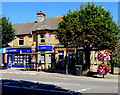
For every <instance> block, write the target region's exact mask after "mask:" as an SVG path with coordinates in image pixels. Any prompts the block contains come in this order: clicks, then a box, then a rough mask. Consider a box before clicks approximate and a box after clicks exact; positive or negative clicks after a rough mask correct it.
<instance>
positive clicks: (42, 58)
mask: <svg viewBox="0 0 120 95" xmlns="http://www.w3.org/2000/svg"><path fill="white" fill-rule="evenodd" d="M40 60H41V63H45V54H41V56H40Z"/></svg>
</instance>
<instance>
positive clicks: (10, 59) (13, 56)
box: [6, 47, 32, 68]
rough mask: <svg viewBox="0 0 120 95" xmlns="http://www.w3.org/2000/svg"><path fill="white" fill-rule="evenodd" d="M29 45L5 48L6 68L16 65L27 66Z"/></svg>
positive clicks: (29, 58) (29, 57)
mask: <svg viewBox="0 0 120 95" xmlns="http://www.w3.org/2000/svg"><path fill="white" fill-rule="evenodd" d="M31 52H32V48H31V47H16V48H7V49H6V53H7V64H8V68H12V67H17V68H25V67H28V64H30V63H31V56H30V54H27V53H31Z"/></svg>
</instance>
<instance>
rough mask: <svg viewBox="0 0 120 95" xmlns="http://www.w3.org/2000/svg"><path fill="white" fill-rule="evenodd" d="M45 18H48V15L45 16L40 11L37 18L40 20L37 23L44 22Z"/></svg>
mask: <svg viewBox="0 0 120 95" xmlns="http://www.w3.org/2000/svg"><path fill="white" fill-rule="evenodd" d="M45 16H46V15H45V14H44V12H42V11H38V12H37V18H38V20H37V22H41V21H43V20H44V18H45Z"/></svg>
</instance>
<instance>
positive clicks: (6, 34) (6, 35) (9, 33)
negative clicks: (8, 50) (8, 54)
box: [0, 17, 15, 47]
mask: <svg viewBox="0 0 120 95" xmlns="http://www.w3.org/2000/svg"><path fill="white" fill-rule="evenodd" d="M0 23H1V25H0V27H2V31H0V32H2V47H5V46H7V44H8V43H9V42H11V41H12V40H13V39H14V37H15V30H14V29H13V27H12V23H11V22H10V21H9V19H8V18H7V17H2V18H0Z"/></svg>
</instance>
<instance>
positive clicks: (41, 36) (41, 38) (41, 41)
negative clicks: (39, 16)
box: [40, 34, 45, 44]
mask: <svg viewBox="0 0 120 95" xmlns="http://www.w3.org/2000/svg"><path fill="white" fill-rule="evenodd" d="M40 43H41V44H45V34H41V35H40Z"/></svg>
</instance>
